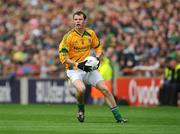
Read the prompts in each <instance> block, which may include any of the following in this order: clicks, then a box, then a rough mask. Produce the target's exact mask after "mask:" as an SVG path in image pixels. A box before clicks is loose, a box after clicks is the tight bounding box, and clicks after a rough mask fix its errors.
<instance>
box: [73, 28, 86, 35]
mask: <svg viewBox="0 0 180 134" xmlns="http://www.w3.org/2000/svg"><path fill="white" fill-rule="evenodd" d="M75 30H76V31H77V32H78V33H80V34H81V35H82V34H83V33H84V31H85V28H75Z"/></svg>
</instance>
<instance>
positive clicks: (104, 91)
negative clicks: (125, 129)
mask: <svg viewBox="0 0 180 134" xmlns="http://www.w3.org/2000/svg"><path fill="white" fill-rule="evenodd" d="M96 88H97V89H99V90H100V91H101V93H102V94H103V95H104V97H105V100H106V102H107V104H108V106H109V107H110V108H111V111H112V113H113V115H114V118H115V119H116V121H117V122H118V123H126V122H127V119H123V118H122V116H121V114H120V112H119V109H118V106H117V104H116V102H115V99H114V97H113V95H112V93H111V92H110V91H109V90H108V88H107V86H106V84H105V82H104V81H103V80H101V81H99V82H98V83H97V84H96Z"/></svg>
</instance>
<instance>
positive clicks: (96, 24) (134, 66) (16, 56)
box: [0, 0, 180, 78]
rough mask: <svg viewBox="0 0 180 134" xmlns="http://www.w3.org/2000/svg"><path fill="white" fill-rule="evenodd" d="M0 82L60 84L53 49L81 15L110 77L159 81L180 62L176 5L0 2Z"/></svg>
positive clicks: (152, 1) (91, 0) (156, 0)
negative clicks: (1, 79) (25, 78)
mask: <svg viewBox="0 0 180 134" xmlns="http://www.w3.org/2000/svg"><path fill="white" fill-rule="evenodd" d="M0 7H1V8H0V77H5V78H7V77H10V78H12V77H14V76H16V77H22V76H29V77H41V78H64V77H65V74H64V73H65V70H64V66H63V65H61V64H60V62H59V58H58V46H59V42H60V41H61V40H62V37H63V35H64V34H65V33H66V32H67V31H69V30H70V29H71V28H72V26H73V24H72V14H73V13H74V12H75V11H77V10H83V11H84V12H85V13H86V14H87V16H88V27H90V28H92V29H94V30H95V32H96V33H97V35H98V37H99V38H100V41H101V43H102V45H103V47H104V50H105V55H106V56H107V57H108V58H109V59H110V61H111V65H112V68H113V70H114V73H113V74H114V76H115V77H118V76H129V75H133V76H145V77H157V76H158V77H159V76H161V75H162V74H163V70H164V67H165V65H166V64H167V63H166V59H167V58H169V57H171V58H173V59H175V60H176V61H177V62H180V61H179V60H180V14H179V11H180V1H179V0H73V1H72V0H65V1H64V0H1V1H0Z"/></svg>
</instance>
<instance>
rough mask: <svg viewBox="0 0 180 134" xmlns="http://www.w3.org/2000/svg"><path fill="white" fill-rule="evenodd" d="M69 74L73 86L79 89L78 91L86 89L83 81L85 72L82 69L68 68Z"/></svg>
mask: <svg viewBox="0 0 180 134" xmlns="http://www.w3.org/2000/svg"><path fill="white" fill-rule="evenodd" d="M66 73H67V76H68V78H69V79H70V81H71V82H72V84H73V86H74V87H75V88H76V89H77V90H78V91H80V92H81V91H84V90H85V85H84V82H83V77H84V75H85V73H84V72H83V71H81V70H67V72H66Z"/></svg>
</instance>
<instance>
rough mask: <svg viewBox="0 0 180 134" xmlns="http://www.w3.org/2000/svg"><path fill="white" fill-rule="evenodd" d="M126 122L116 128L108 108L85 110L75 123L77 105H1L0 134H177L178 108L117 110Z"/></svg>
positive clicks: (179, 109)
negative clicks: (80, 119) (83, 115)
mask: <svg viewBox="0 0 180 134" xmlns="http://www.w3.org/2000/svg"><path fill="white" fill-rule="evenodd" d="M119 109H120V111H121V113H122V114H123V115H124V116H125V117H127V118H128V119H129V123H128V124H124V125H121V124H117V123H115V121H114V118H113V115H112V113H111V111H110V109H109V108H108V107H107V106H95V105H88V106H86V119H85V122H84V123H79V122H78V121H77V119H76V111H77V107H76V105H62V104H61V105H47V104H44V105H40V104H36V105H26V106H23V105H15V104H0V134H180V108H178V107H128V106H123V107H120V108H119Z"/></svg>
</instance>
